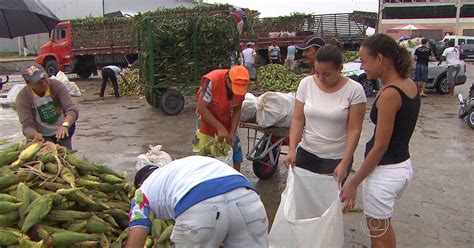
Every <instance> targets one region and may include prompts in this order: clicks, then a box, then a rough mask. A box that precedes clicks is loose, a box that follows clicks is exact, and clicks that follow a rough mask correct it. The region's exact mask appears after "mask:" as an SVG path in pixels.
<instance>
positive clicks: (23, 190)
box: [0, 142, 135, 247]
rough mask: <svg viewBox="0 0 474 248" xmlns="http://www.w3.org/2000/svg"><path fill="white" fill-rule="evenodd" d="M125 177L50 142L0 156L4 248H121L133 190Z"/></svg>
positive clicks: (0, 221) (12, 149)
mask: <svg viewBox="0 0 474 248" xmlns="http://www.w3.org/2000/svg"><path fill="white" fill-rule="evenodd" d="M125 177H126V174H119V173H117V172H115V171H113V170H112V169H110V168H108V167H106V166H104V165H100V164H94V163H91V162H89V161H87V160H85V159H81V158H79V157H78V156H76V155H73V154H71V153H70V152H69V151H67V150H66V149H65V148H64V147H61V146H58V145H55V144H53V143H51V142H46V143H36V142H30V143H25V142H19V143H17V144H14V145H12V146H10V147H8V148H7V149H6V150H4V151H3V152H2V153H0V246H7V247H9V246H12V247H15V245H19V247H122V241H123V240H124V239H125V238H126V236H127V235H128V229H127V228H128V222H129V220H128V211H129V206H130V198H131V197H132V196H133V194H134V191H135V189H134V187H133V185H132V184H131V183H129V182H127V181H126V180H125Z"/></svg>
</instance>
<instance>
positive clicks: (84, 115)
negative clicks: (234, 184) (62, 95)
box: [0, 65, 474, 247]
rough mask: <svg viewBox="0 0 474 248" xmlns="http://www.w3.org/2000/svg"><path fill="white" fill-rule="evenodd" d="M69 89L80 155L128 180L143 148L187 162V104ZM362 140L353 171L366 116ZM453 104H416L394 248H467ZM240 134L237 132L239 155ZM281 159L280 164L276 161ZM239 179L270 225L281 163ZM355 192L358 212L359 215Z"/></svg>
mask: <svg viewBox="0 0 474 248" xmlns="http://www.w3.org/2000/svg"><path fill="white" fill-rule="evenodd" d="M70 79H71V81H75V82H76V83H78V85H79V87H80V88H81V89H83V94H84V95H83V96H82V97H80V98H76V101H77V102H78V105H79V109H80V117H79V120H78V122H77V127H78V128H77V131H76V134H75V136H74V140H73V146H74V149H77V150H78V153H79V154H80V155H83V156H85V157H87V158H88V159H89V160H91V161H94V162H97V163H105V164H108V165H109V166H111V167H112V168H114V169H115V170H118V171H122V170H126V171H128V172H129V176H130V178H131V177H132V176H133V173H134V164H135V158H136V156H138V155H139V154H141V153H144V152H146V151H147V149H148V145H150V144H161V145H163V147H164V150H165V151H166V152H168V153H169V154H170V155H171V156H172V157H173V158H180V157H184V156H188V155H190V154H191V140H192V135H193V133H194V128H195V119H194V108H195V107H194V104H193V103H192V102H191V103H189V104H188V105H187V106H186V108H185V110H184V111H183V112H182V113H181V114H179V115H177V116H166V115H164V114H163V113H162V112H161V111H160V110H159V109H155V108H152V107H151V106H149V105H148V104H147V103H146V101H145V99H144V98H139V97H122V98H119V99H115V97H112V96H109V97H105V98H103V99H101V98H99V97H98V91H99V86H100V83H101V82H100V78H98V77H95V78H92V79H88V80H81V79H79V78H76V77H75V75H70ZM471 82H474V66H472V65H470V66H468V83H466V84H465V85H462V86H459V87H456V92H463V93H467V91H468V88H469V86H470V84H471ZM373 100H374V98H373V97H371V98H369V104H368V107H367V115H366V117H365V121H364V129H363V133H362V137H361V140H360V143H359V146H358V149H357V152H356V155H355V162H354V169H355V170H357V169H358V168H359V167H360V164H361V161H362V156H363V151H364V147H365V143H366V142H367V141H368V140H369V139H370V137H371V135H372V133H373V124H372V123H371V122H370V121H369V117H368V111H369V110H370V106H371V104H372V102H373ZM457 112H458V101H457V98H456V97H451V96H442V95H438V94H437V93H435V92H430V94H429V96H428V97H427V98H423V99H422V107H421V111H420V117H419V120H418V123H417V128H416V130H415V133H414V135H413V138H412V140H411V146H410V150H411V155H412V162H413V165H414V177H413V181H412V182H411V184H410V186H409V187H408V189H407V190H406V191H405V192H404V194H403V196H402V198H401V199H400V200H399V201H398V203H397V206H396V209H395V215H394V216H393V226H394V228H395V232H396V234H397V244H398V246H399V247H473V242H474V239H473V232H474V229H473V219H474V211H473V210H474V205H473V202H474V201H473V200H474V199H473V195H474V194H473V193H474V187H473V185H472V182H474V180H473V179H474V178H473V166H474V163H473V161H474V153H473V147H474V140H473V138H474V136H473V135H474V130H471V129H470V128H469V127H468V126H467V125H466V121H465V120H460V119H458V117H457ZM246 133H247V132H246V130H244V129H241V130H240V134H241V135H242V141H243V144H242V145H243V148H244V152H246V151H247V148H246V145H247V144H246ZM0 137H1V138H3V139H6V140H8V141H16V140H19V139H21V138H22V135H21V131H20V125H19V123H18V119H17V116H16V112H15V111H14V110H13V109H12V108H5V107H3V108H0ZM0 148H1V147H0ZM282 159H283V157H281V159H280V160H281V161H282ZM242 171H243V174H244V175H246V176H247V177H248V178H249V179H250V180H251V181H252V183H254V184H255V185H256V187H257V189H258V190H259V191H260V193H261V197H262V201H263V202H264V204H265V206H266V209H267V213H268V216H269V218H270V220H273V217H274V215H275V212H276V209H277V207H278V204H279V201H280V193H281V192H282V191H283V189H284V187H285V181H286V176H287V170H286V169H285V167H284V166H283V163H282V162H280V169H279V173H278V174H276V175H275V176H274V177H273V178H271V179H269V180H265V181H263V180H259V179H258V178H257V177H256V176H255V175H254V173H253V171H252V164H251V162H249V161H246V162H245V163H244V165H243V166H242ZM360 195H361V194H360V192H359V195H358V202H357V207H359V208H360V207H361V199H360V198H361V197H360ZM361 218H363V216H362V214H361V213H357V212H353V213H348V214H345V215H344V229H345V247H367V246H369V245H370V239H369V237H367V236H366V235H365V234H364V232H363V228H364V227H363V225H361Z"/></svg>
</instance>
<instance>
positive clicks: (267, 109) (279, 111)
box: [256, 92, 295, 127]
mask: <svg viewBox="0 0 474 248" xmlns="http://www.w3.org/2000/svg"><path fill="white" fill-rule="evenodd" d="M294 109H295V97H294V95H293V94H291V93H281V92H267V93H265V94H263V95H261V96H260V97H259V98H258V100H257V113H256V115H257V124H258V125H259V126H261V127H271V126H276V127H290V125H291V117H292V115H293V111H294Z"/></svg>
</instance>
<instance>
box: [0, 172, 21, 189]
mask: <svg viewBox="0 0 474 248" xmlns="http://www.w3.org/2000/svg"><path fill="white" fill-rule="evenodd" d="M19 182H20V178H19V177H18V176H16V175H6V176H2V177H0V190H2V189H6V188H8V187H10V186H12V185H15V184H17V183H19Z"/></svg>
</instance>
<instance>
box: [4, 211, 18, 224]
mask: <svg viewBox="0 0 474 248" xmlns="http://www.w3.org/2000/svg"><path fill="white" fill-rule="evenodd" d="M19 218H20V216H19V214H18V211H11V212H8V213H6V214H0V227H9V226H13V225H15V224H17V221H18V219H19Z"/></svg>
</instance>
